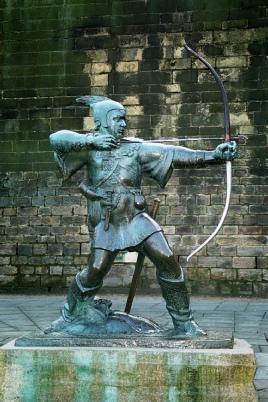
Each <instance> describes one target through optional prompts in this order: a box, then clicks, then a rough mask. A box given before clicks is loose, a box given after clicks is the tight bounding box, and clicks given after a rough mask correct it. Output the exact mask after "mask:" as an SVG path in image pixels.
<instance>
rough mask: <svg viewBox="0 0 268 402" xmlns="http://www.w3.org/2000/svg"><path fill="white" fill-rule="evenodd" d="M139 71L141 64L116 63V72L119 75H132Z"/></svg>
mask: <svg viewBox="0 0 268 402" xmlns="http://www.w3.org/2000/svg"><path fill="white" fill-rule="evenodd" d="M138 69H139V63H138V62H137V61H124V62H119V63H116V66H115V70H116V71H117V72H119V73H132V72H136V71H138Z"/></svg>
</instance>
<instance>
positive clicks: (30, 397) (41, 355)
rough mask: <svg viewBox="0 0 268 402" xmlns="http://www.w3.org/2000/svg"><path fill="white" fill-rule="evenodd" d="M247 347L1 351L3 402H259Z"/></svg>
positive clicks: (239, 342) (241, 344)
mask: <svg viewBox="0 0 268 402" xmlns="http://www.w3.org/2000/svg"><path fill="white" fill-rule="evenodd" d="M256 367H257V366H256V360H255V357H254V352H253V350H252V348H251V347H250V345H249V344H248V343H247V342H246V341H243V340H239V339H235V343H234V348H233V349H175V348H169V349H165V348H160V349H156V348H141V347H137V348H131V347H125V348H123V347H116V348H104V347H103V348H101V347H98V348H97V347H95V348H94V347H91V348H89V347H18V346H16V347H15V346H14V342H13V343H12V342H11V343H9V344H7V345H5V346H3V347H2V348H0V389H1V391H0V400H1V401H5V402H11V401H21V402H37V401H38V402H55V401H60V402H88V401H89V402H91V401H92V402H137V401H138V402H153V401H154V402H167V401H169V402H176V401H183V402H188V401H189V402H202V401H204V402H217V401H219V402H224V401H226V402H227V401H228V402H240V401H241V402H242V401H243V402H247V401H248V402H255V401H256V402H257V400H258V399H257V394H256V391H255V388H254V385H253V378H254V374H255V371H256Z"/></svg>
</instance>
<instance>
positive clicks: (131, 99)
mask: <svg viewBox="0 0 268 402" xmlns="http://www.w3.org/2000/svg"><path fill="white" fill-rule="evenodd" d="M122 103H123V104H124V105H138V104H139V103H140V102H139V97H138V96H137V95H136V96H126V97H124V98H123V101H122Z"/></svg>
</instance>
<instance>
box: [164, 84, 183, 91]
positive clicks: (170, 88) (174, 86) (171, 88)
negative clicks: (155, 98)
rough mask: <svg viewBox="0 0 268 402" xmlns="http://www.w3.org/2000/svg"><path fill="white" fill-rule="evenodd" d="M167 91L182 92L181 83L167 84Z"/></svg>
mask: <svg viewBox="0 0 268 402" xmlns="http://www.w3.org/2000/svg"><path fill="white" fill-rule="evenodd" d="M167 92H181V86H180V84H172V85H167Z"/></svg>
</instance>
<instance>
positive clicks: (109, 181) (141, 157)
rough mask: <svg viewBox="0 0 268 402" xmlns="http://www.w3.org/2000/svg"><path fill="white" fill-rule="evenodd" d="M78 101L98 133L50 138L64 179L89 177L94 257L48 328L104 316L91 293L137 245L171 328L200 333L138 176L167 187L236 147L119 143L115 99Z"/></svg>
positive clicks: (121, 112) (122, 119) (122, 117)
mask: <svg viewBox="0 0 268 402" xmlns="http://www.w3.org/2000/svg"><path fill="white" fill-rule="evenodd" d="M78 101H79V102H81V103H83V104H87V105H89V106H90V107H91V108H92V109H93V118H94V122H95V130H97V131H98V132H97V133H95V134H93V133H87V134H86V135H83V134H77V133H75V132H72V131H68V130H62V131H59V132H56V133H54V134H51V136H50V143H51V146H52V148H53V150H54V157H55V161H56V163H57V165H58V167H59V169H60V171H61V173H62V175H63V177H64V178H65V179H68V178H70V177H71V176H72V175H73V174H74V173H75V172H77V171H78V170H79V169H81V168H83V167H85V168H86V171H87V180H86V181H85V182H82V183H81V184H80V190H81V192H82V194H83V195H84V196H85V197H86V198H87V202H88V229H89V233H90V238H91V243H90V249H91V254H90V256H89V261H88V266H87V267H86V268H85V269H84V270H83V271H82V272H80V273H78V274H77V276H76V278H75V279H74V280H73V282H72V283H71V286H70V290H69V293H68V296H67V302H66V304H65V306H64V309H63V312H62V317H61V318H60V319H59V320H57V321H55V322H54V323H52V324H51V326H50V327H49V328H48V329H47V330H46V333H47V334H49V333H54V332H56V333H61V332H62V330H63V329H64V330H65V329H66V327H68V326H70V327H71V328H72V327H73V326H76V324H77V319H78V320H79V319H80V318H83V319H84V318H86V319H88V318H89V326H90V327H94V326H95V327H97V326H98V324H99V323H100V322H102V319H103V317H100V314H99V312H98V313H96V311H95V312H94V314H93V313H92V308H91V307H92V303H93V300H94V296H95V295H96V293H97V292H98V290H99V289H100V288H101V286H102V282H103V278H104V277H105V275H106V274H107V273H108V272H109V270H110V268H111V266H112V264H113V261H114V259H115V257H116V255H117V254H118V252H119V251H122V250H128V251H134V250H135V251H138V252H139V253H141V254H143V255H144V256H146V257H148V258H149V259H150V260H151V261H152V262H153V264H154V265H155V267H156V271H157V279H158V282H159V285H160V288H161V291H162V295H163V298H164V299H165V301H166V306H167V309H168V312H169V314H170V315H171V317H172V320H173V323H174V329H175V330H176V331H178V333H183V334H185V335H186V336H187V337H188V336H193V337H195V336H205V335H206V333H205V331H203V330H202V329H201V328H200V327H199V326H198V325H197V324H196V323H195V321H194V319H193V314H192V312H191V309H190V302H189V295H188V291H187V287H186V284H185V281H184V275H183V270H182V269H181V267H180V266H179V264H178V261H177V258H176V256H175V255H174V254H173V252H172V250H171V248H170V247H169V245H168V242H167V240H166V238H165V236H164V233H163V231H162V229H161V227H160V226H159V225H158V224H157V223H156V222H155V220H154V219H153V218H152V217H151V216H150V214H149V213H148V209H147V204H146V199H145V197H144V195H143V192H142V189H141V179H142V176H143V174H148V175H149V176H150V177H151V178H152V179H154V180H155V181H156V183H157V184H158V185H159V186H160V187H161V188H164V187H165V185H166V184H167V182H168V180H169V178H170V177H171V174H172V171H173V169H174V168H185V167H188V166H197V165H205V164H215V163H222V162H223V161H226V160H228V161H229V160H232V159H234V158H235V156H236V144H235V143H234V142H225V143H224V144H220V145H218V146H217V148H216V149H215V150H214V151H195V150H191V149H189V148H184V147H181V146H174V145H164V144H158V143H146V142H145V141H140V142H137V143H135V142H127V141H124V140H122V141H121V139H122V137H123V135H124V131H125V127H126V112H125V109H124V107H123V106H122V105H121V104H120V103H118V102H115V101H112V100H111V99H108V98H105V97H97V96H94V97H91V96H89V97H84V98H80V99H78ZM76 330H77V328H76V329H75V331H76ZM70 331H74V329H72V330H70Z"/></svg>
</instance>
